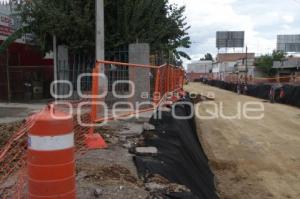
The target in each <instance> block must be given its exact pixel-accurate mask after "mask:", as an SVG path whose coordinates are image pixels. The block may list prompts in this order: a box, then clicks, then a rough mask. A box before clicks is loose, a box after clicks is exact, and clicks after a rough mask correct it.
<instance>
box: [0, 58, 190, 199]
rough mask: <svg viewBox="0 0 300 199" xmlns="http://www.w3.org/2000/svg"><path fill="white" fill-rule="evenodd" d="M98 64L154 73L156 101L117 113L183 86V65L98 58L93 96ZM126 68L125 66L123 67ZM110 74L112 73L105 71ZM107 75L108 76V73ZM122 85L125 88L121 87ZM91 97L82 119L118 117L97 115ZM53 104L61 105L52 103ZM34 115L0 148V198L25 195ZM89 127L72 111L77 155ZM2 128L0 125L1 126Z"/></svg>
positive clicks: (96, 82) (81, 151)
mask: <svg viewBox="0 0 300 199" xmlns="http://www.w3.org/2000/svg"><path fill="white" fill-rule="evenodd" d="M101 65H103V66H104V67H107V66H108V65H109V66H112V65H113V67H116V68H121V69H120V70H119V71H117V72H116V73H113V74H115V78H119V79H121V80H122V78H123V79H126V80H132V81H135V80H136V79H137V78H138V77H137V76H138V70H139V69H143V68H144V69H149V70H150V71H151V73H152V75H153V90H152V97H151V98H152V101H153V103H154V104H155V105H156V106H155V107H151V108H149V107H148V108H145V109H142V110H135V111H134V112H128V113H125V114H122V115H120V117H122V116H124V115H134V114H137V113H142V112H147V111H151V110H154V109H155V108H156V107H157V106H158V105H159V104H160V103H161V102H162V101H163V100H165V99H166V96H167V95H168V94H170V93H173V92H176V91H179V90H182V89H183V83H184V74H185V73H184V70H183V68H182V67H175V66H172V65H168V64H166V65H162V66H151V65H140V64H128V63H120V62H109V61H97V63H96V67H95V68H94V70H93V73H92V79H93V84H92V91H91V92H92V96H97V95H98V94H99V93H98V92H99V85H101V82H100V84H99V78H98V75H97V74H99V73H100V72H101V71H100V69H101V67H100V66H101ZM128 68H131V69H132V70H131V72H130V73H128V74H127V72H126V71H128V70H127V69H128ZM125 69H126V70H125ZM106 75H109V76H110V75H111V74H106ZM109 78H110V77H109ZM122 89H124V88H122ZM87 101H88V102H90V101H91V104H90V108H91V111H90V112H87V113H85V114H82V115H80V118H81V121H82V122H83V123H85V124H90V123H99V122H102V121H105V120H106V121H107V120H114V119H118V117H103V116H98V115H97V109H98V107H97V105H96V104H93V102H96V101H97V99H96V98H95V97H93V98H91V99H88V100H87ZM79 103H80V101H79V102H78V101H76V102H75V101H74V102H72V105H73V106H74V107H76V106H77V105H78V104H79ZM55 108H60V107H59V106H55ZM35 119H36V118H35V115H32V116H30V117H28V118H27V119H26V121H24V122H23V123H22V124H21V126H20V127H19V128H18V129H17V130H16V131H15V132H14V133H13V134H12V135H11V137H10V138H9V139H8V141H7V143H6V144H5V145H4V146H3V148H2V149H0V198H18V199H19V198H24V195H25V194H24V193H25V192H26V191H25V187H26V183H25V182H26V178H27V175H26V150H27V133H28V130H29V129H30V127H31V126H32V125H33V124H34V122H35ZM90 130H91V128H89V127H83V126H81V125H79V123H78V121H77V115H74V133H75V146H76V155H77V157H79V156H80V154H84V153H85V152H86V151H87V150H88V149H87V148H86V146H85V144H86V143H85V139H86V134H87V133H88V132H90ZM0 131H1V128H0ZM8 180H11V181H12V182H13V183H12V185H5V183H7V181H8Z"/></svg>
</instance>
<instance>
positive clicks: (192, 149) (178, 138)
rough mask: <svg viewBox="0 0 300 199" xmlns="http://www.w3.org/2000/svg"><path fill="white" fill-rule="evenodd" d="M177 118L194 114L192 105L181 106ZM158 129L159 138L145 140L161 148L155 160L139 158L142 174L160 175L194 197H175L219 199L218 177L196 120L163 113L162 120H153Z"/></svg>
mask: <svg viewBox="0 0 300 199" xmlns="http://www.w3.org/2000/svg"><path fill="white" fill-rule="evenodd" d="M175 112H176V115H177V116H187V115H190V113H191V110H190V108H189V107H188V106H185V105H177V106H176V107H175ZM150 123H151V124H153V125H154V126H155V128H156V130H155V136H154V137H151V138H148V139H146V140H145V143H146V145H147V146H155V147H157V149H158V151H159V153H158V155H157V156H155V157H143V156H136V157H135V162H136V165H137V168H138V172H139V173H140V174H142V175H144V176H147V174H149V173H150V174H160V175H162V176H163V177H165V178H167V179H168V180H170V181H172V182H176V183H179V184H182V185H185V186H187V187H188V188H189V189H190V190H191V191H192V195H189V194H188V195H178V196H176V197H175V195H174V196H172V197H171V196H170V197H171V198H198V199H217V198H218V196H217V194H216V191H215V183H214V175H213V173H212V172H211V170H210V168H209V165H208V160H207V157H206V155H205V153H204V151H203V149H202V147H201V144H200V143H199V140H198V136H197V133H196V128H195V122H194V118H192V119H189V120H178V119H174V118H173V117H172V114H171V113H170V112H162V119H158V120H157V119H154V117H152V118H151V120H150Z"/></svg>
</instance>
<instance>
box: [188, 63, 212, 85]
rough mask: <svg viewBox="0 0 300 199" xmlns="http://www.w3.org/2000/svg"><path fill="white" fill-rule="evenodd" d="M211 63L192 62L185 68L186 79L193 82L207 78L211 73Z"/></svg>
mask: <svg viewBox="0 0 300 199" xmlns="http://www.w3.org/2000/svg"><path fill="white" fill-rule="evenodd" d="M212 66H213V62H212V61H194V62H192V63H191V64H188V66H187V78H188V79H189V81H194V80H196V79H200V78H202V77H207V75H208V74H209V73H211V71H212Z"/></svg>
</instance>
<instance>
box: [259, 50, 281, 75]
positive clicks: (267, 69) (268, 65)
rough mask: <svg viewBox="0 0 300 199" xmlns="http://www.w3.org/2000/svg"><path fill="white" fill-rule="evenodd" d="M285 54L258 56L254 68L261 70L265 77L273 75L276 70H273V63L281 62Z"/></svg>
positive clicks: (275, 53) (278, 52) (277, 52)
mask: <svg viewBox="0 0 300 199" xmlns="http://www.w3.org/2000/svg"><path fill="white" fill-rule="evenodd" d="M285 56H286V54H285V53H284V52H283V51H275V50H274V51H273V53H272V54H271V55H270V54H266V55H262V56H260V57H259V58H258V59H257V60H256V62H255V66H256V67H257V68H259V69H260V70H262V71H263V72H264V73H265V74H266V75H269V76H272V75H275V73H276V69H274V68H273V62H274V61H283V59H284V58H285Z"/></svg>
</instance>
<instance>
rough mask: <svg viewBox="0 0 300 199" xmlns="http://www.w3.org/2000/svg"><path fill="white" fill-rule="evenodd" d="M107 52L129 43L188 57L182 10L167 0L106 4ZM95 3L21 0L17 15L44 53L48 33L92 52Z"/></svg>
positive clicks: (48, 42)
mask: <svg viewBox="0 0 300 199" xmlns="http://www.w3.org/2000/svg"><path fill="white" fill-rule="evenodd" d="M104 3H105V37H106V44H105V45H106V48H107V49H112V48H115V47H119V46H122V45H128V44H129V43H134V42H136V41H138V42H146V43H150V45H151V49H152V52H163V54H164V55H165V56H170V55H169V54H170V52H171V53H172V55H171V56H172V57H175V58H176V59H180V58H181V57H185V58H188V59H189V56H188V55H187V54H186V53H184V52H183V51H180V50H178V49H179V48H180V49H182V48H189V47H190V44H191V42H190V37H189V36H188V33H187V30H188V29H189V28H190V27H189V26H187V24H186V22H185V21H186V18H185V17H184V16H183V14H184V11H185V7H184V6H182V7H178V6H177V5H175V4H169V2H168V0H113V1H110V0H105V2H104ZM94 4H95V0H63V1H62V0H31V1H22V3H21V4H20V5H19V6H18V8H17V11H18V16H20V18H21V19H22V22H23V24H26V25H27V26H28V27H29V29H30V32H32V33H34V34H35V36H36V42H37V44H38V45H39V46H40V47H41V48H42V50H43V51H48V50H50V49H51V46H52V41H51V38H52V35H56V36H57V38H58V39H59V43H62V44H65V45H68V46H69V48H70V49H71V50H74V51H84V52H89V53H92V52H93V50H94V45H95V31H94V30H95V5H94Z"/></svg>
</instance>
